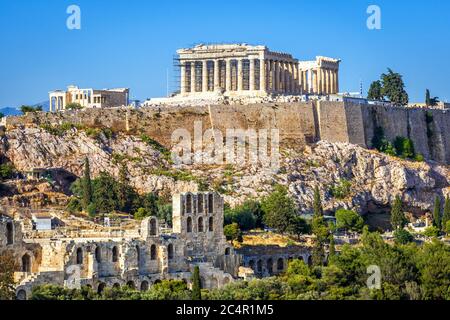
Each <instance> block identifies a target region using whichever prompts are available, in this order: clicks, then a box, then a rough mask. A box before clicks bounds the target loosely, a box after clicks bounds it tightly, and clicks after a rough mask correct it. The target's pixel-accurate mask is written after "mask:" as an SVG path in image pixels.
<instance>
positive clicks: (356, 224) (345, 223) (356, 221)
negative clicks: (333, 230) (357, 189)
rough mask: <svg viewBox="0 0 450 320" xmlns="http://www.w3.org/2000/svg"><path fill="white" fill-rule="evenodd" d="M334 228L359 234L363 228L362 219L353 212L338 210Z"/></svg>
mask: <svg viewBox="0 0 450 320" xmlns="http://www.w3.org/2000/svg"><path fill="white" fill-rule="evenodd" d="M336 227H337V228H338V229H345V230H349V231H356V232H361V231H362V229H363V227H364V219H363V218H362V217H361V216H360V215H359V214H358V213H356V212H355V211H352V210H345V209H339V210H338V211H336Z"/></svg>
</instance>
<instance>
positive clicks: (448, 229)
mask: <svg viewBox="0 0 450 320" xmlns="http://www.w3.org/2000/svg"><path fill="white" fill-rule="evenodd" d="M445 232H446V233H447V235H450V220H449V221H447V223H446V224H445Z"/></svg>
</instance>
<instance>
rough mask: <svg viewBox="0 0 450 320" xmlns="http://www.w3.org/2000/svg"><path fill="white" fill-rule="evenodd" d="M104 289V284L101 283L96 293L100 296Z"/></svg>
mask: <svg viewBox="0 0 450 320" xmlns="http://www.w3.org/2000/svg"><path fill="white" fill-rule="evenodd" d="M105 288H106V283H103V282H101V283H100V284H99V285H98V287H97V293H98V294H102V293H103V291H104V290H105Z"/></svg>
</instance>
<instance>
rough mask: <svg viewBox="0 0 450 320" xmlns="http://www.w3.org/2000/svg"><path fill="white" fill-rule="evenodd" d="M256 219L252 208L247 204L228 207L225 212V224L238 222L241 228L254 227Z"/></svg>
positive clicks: (248, 228) (249, 228)
mask: <svg viewBox="0 0 450 320" xmlns="http://www.w3.org/2000/svg"><path fill="white" fill-rule="evenodd" d="M256 219H257V218H256V216H255V215H254V214H253V212H252V210H251V208H249V207H248V206H246V205H245V204H244V205H241V206H237V207H235V208H233V209H231V208H226V209H225V212H224V223H225V225H228V224H232V223H237V224H238V225H239V228H240V229H241V230H251V229H254V228H255V227H256Z"/></svg>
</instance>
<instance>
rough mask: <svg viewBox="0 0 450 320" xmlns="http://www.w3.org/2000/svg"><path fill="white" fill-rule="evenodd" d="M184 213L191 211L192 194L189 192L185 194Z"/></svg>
mask: <svg viewBox="0 0 450 320" xmlns="http://www.w3.org/2000/svg"><path fill="white" fill-rule="evenodd" d="M186 213H187V214H190V213H192V194H190V193H188V194H187V195H186Z"/></svg>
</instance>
